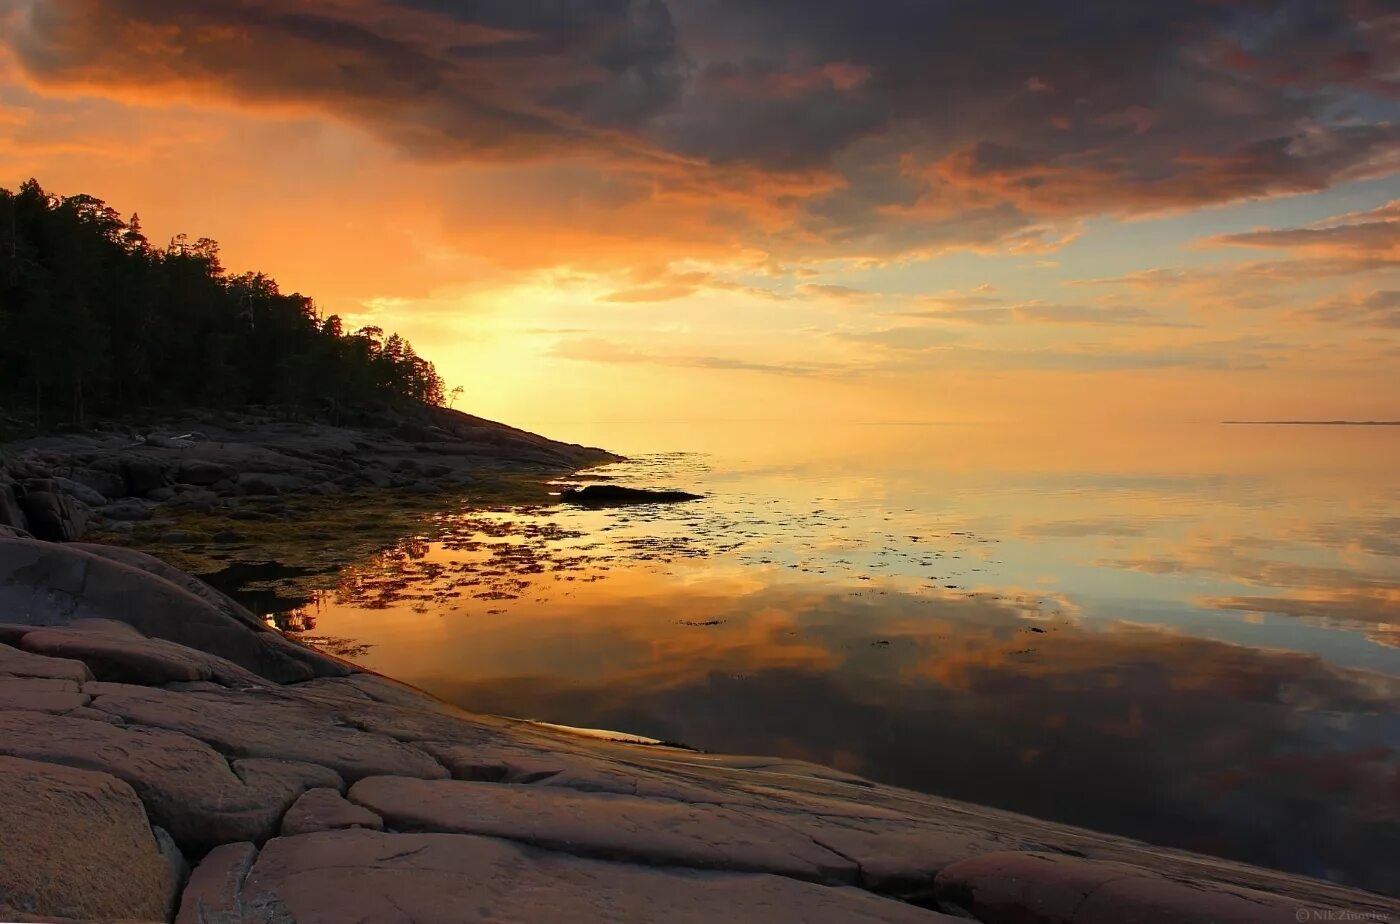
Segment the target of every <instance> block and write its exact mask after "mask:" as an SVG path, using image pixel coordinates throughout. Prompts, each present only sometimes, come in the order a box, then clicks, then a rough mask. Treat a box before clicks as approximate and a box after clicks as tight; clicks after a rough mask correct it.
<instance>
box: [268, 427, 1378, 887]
mask: <svg viewBox="0 0 1400 924" xmlns="http://www.w3.org/2000/svg"><path fill="white" fill-rule="evenodd" d="M1157 437H1158V438H1156V439H1154V440H1152V441H1150V444H1147V445H1144V444H1143V441H1142V440H1141V438H1139V439H1138V443H1137V444H1136V445H1124V444H1123V442H1122V441H1121V440H1120V441H1117V442H1114V441H1109V440H1103V441H1102V445H1101V446H1099V447H1098V448H1095V447H1094V446H1093V445H1092V443H1093V440H1092V439H1091V438H1089V437H1076V438H1075V439H1073V440H1071V439H1069V438H1068V437H1067V436H1065V435H1064V434H1047V435H1042V436H1040V437H1032V436H1029V435H1025V436H1023V437H1021V438H1018V439H1008V438H1005V437H996V438H991V437H987V436H986V435H985V434H981V433H979V432H975V431H969V430H958V429H938V428H904V429H902V430H893V431H892V430H890V429H876V430H867V431H864V432H863V433H860V434H858V435H856V436H850V435H846V436H843V437H842V439H843V440H845V442H844V443H843V442H842V440H838V439H835V438H834V437H831V438H829V439H825V440H817V439H811V440H808V441H807V442H806V443H805V444H804V445H802V446H799V447H796V448H786V447H785V448H774V449H771V450H768V451H763V447H764V446H765V444H763V443H762V442H760V441H758V440H756V439H755V440H753V441H751V442H750V443H749V444H748V446H750V447H758V449H756V450H755V451H754V452H752V453H751V454H749V455H748V456H745V455H744V453H743V451H742V450H743V448H744V445H743V444H742V441H741V445H740V447H739V449H737V450H735V449H720V450H719V451H712V452H710V453H706V454H691V453H653V454H641V455H638V456H636V457H635V458H634V460H633V461H631V462H628V463H623V464H621V465H618V466H612V467H609V468H608V469H605V470H601V471H599V472H596V473H594V474H595V475H596V476H598V477H603V478H609V479H615V480H617V481H620V482H623V483H629V484H638V485H645V486H666V487H682V488H686V489H695V488H698V489H700V490H702V491H704V492H706V493H707V494H708V495H709V496H708V497H707V498H706V499H705V500H703V501H699V502H695V503H692V504H686V505H678V506H671V507H640V508H626V509H619V510H610V511H586V510H572V509H563V508H557V507H547V508H535V509H530V510H523V511H494V512H493V511H478V510H463V511H460V512H457V513H448V514H445V515H444V517H443V519H442V523H441V524H440V525H441V526H442V527H443V533H442V535H440V536H437V537H436V538H433V539H432V540H431V541H429V540H427V539H425V538H422V537H416V538H415V537H410V538H406V539H405V540H404V541H403V542H401V543H400V544H399V545H398V546H396V547H395V548H392V549H389V550H386V551H385V552H383V553H381V554H380V555H378V556H376V557H374V558H373V559H371V560H367V561H363V562H359V563H357V564H354V565H352V566H350V567H347V568H346V569H344V571H343V572H342V574H341V575H340V576H339V579H338V583H337V584H336V586H334V587H329V586H328V587H326V588H324V590H323V592H321V593H319V594H318V595H317V596H316V599H315V601H314V602H313V603H312V604H311V605H310V606H308V607H307V608H305V609H304V610H302V611H299V612H298V613H295V614H288V615H289V618H290V619H291V620H292V621H293V622H296V621H297V620H300V623H301V627H302V628H311V626H310V625H308V623H310V624H314V629H313V630H312V632H313V633H314V634H318V635H323V636H334V637H341V638H348V639H353V640H355V641H356V642H358V643H361V644H363V645H366V646H368V647H367V648H362V649H360V650H353V651H351V652H350V653H351V654H352V656H354V657H356V658H357V659H358V660H360V661H361V662H362V663H364V664H366V665H367V666H369V667H372V668H375V669H377V670H381V671H383V672H385V673H387V674H390V675H392V676H396V677H400V678H402V679H404V680H407V681H409V682H412V683H415V684H418V685H420V686H422V687H424V688H426V689H428V690H431V691H433V692H434V693H437V694H438V695H440V696H442V697H444V698H446V699H448V700H451V701H454V702H457V703H460V704H462V705H464V706H466V707H469V708H472V709H476V710H482V711H488V712H498V713H504V714H509V715H517V716H527V717H535V718H540V719H546V720H549V721H554V722H561V723H566V724H578V725H589V726H596V727H609V728H618V729H625V730H628V731H633V732H637V733H641V734H646V735H652V736H655V737H659V738H664V739H669V740H677V741H683V742H686V743H689V744H691V745H694V746H697V747H702V748H706V749H711V750H721V751H729V752H761V753H780V754H784V755H791V756H795V757H802V758H806V759H810V760H815V761H819V762H822V763H827V764H832V765H835V766H837V767H840V768H842V769H845V770H849V771H853V772H856V773H860V774H864V775H867V776H870V777H873V778H875V779H879V780H883V781H887V782H890V783H895V784H899V785H903V786H908V787H912V788H916V789H922V790H928V791H932V792H936V793H940V794H944V795H949V796H954V797H958V798H963V799H968V800H971V801H975V802H980V803H986V804H992V805H997V806H1002V807H1005V808H1010V809H1014V810H1018V811H1024V812H1028V813H1030V814H1033V815H1038V816H1042V817H1048V818H1055V819H1060V820H1065V821H1069V822H1073V823H1077V824H1082V825H1086V826H1089V827H1094V828H1100V829H1104V830H1109V831H1113V832H1117V833H1123V834H1127V835H1132V836H1137V837H1142V838H1146V839H1149V840H1153V841H1157V842H1162V843H1167V844H1174V845H1179V846H1182V847H1187V848H1191V849H1196V850H1202V851H1206V852H1212V853H1218V854H1224V855H1229V856H1234V857H1239V858H1242V859H1247V860H1251V861H1254V862H1259V863H1264V864H1268V865H1274V866H1279V867H1283V868H1287V869H1291V870H1297V871H1301V872H1305V873H1310V874H1313V875H1317V876H1323V877H1330V878H1334V879H1339V880H1342V881H1346V882H1351V883H1356V884H1360V885H1363V886H1367V887H1370V888H1373V889H1378V890H1384V891H1389V892H1392V893H1396V892H1400V872H1397V870H1400V648H1398V647H1397V646H1400V514H1398V513H1397V500H1400V432H1377V431H1373V432H1365V433H1357V432H1343V431H1336V430H1333V431H1329V432H1326V433H1321V434H1320V433H1317V432H1315V431H1302V430H1291V431H1287V432H1280V431H1272V430H1270V431H1266V430H1250V431H1248V432H1244V431H1242V430H1230V431H1222V430H1221V428H1201V429H1200V430H1199V431H1194V432H1193V433H1191V434H1190V435H1189V436H1187V435H1177V436H1175V437H1173V438H1171V439H1167V438H1165V435H1161V434H1158V435H1157ZM602 441H603V442H607V441H606V440H602ZM979 441H981V442H980V443H979ZM612 445H616V443H613V444H612ZM852 447H855V448H854V449H853V448H852ZM621 448H623V450H624V451H625V450H626V448H627V447H625V446H623V447H621Z"/></svg>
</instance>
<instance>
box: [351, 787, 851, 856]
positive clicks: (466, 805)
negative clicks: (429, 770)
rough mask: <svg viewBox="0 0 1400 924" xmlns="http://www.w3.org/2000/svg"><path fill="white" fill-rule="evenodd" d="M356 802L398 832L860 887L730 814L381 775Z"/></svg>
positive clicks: (805, 849)
mask: <svg viewBox="0 0 1400 924" xmlns="http://www.w3.org/2000/svg"><path fill="white" fill-rule="evenodd" d="M349 798H350V801H351V802H354V803H356V804H358V805H363V806H364V807H366V808H368V809H370V810H371V811H373V812H375V813H377V814H378V815H379V816H380V817H382V818H383V819H384V823H385V826H386V827H389V828H392V829H394V830H396V831H422V832H451V833H462V834H483V835H489V836H492V837H504V838H509V839H511V840H517V841H522V842H524V843H527V844H533V845H536V846H541V847H547V848H550V849H555V850H564V851H568V852H570V853H576V854H579V855H582V856H589V857H596V858H602V859H610V860H628V861H631V862H636V863H651V864H658V865H667V866H688V867H695V868H700V869H726V870H744V871H752V872H767V873H776V874H779V875H783V876H791V877H794V878H797V879H805V880H811V881H813V882H854V881H855V879H856V875H857V870H856V866H855V864H854V863H852V862H851V861H850V860H848V859H846V858H845V857H842V856H839V855H838V854H835V853H832V852H831V851H830V850H827V849H826V848H825V847H822V846H820V845H818V844H817V843H815V842H813V841H812V840H811V839H810V838H808V837H804V836H803V835H801V834H797V833H794V832H793V831H792V830H791V829H789V828H785V827H782V826H779V825H775V824H769V823H766V822H763V821H755V820H752V819H750V818H748V817H746V816H745V815H743V814H741V813H739V812H735V811H732V810H730V809H725V808H720V807H717V806H711V805H703V806H701V805H687V804H684V803H676V802H667V801H662V800H655V799H642V798H636V797H633V796H621V795H613V794H610V793H583V792H574V791H570V790H567V789H550V788H545V787H539V786H514V785H509V784H504V783H473V782H466V781H461V780H439V781H431V780H408V779H397V778H393V777H374V778H371V779H367V780H361V781H360V782H358V783H356V784H355V785H354V786H352V787H351V788H350V794H349Z"/></svg>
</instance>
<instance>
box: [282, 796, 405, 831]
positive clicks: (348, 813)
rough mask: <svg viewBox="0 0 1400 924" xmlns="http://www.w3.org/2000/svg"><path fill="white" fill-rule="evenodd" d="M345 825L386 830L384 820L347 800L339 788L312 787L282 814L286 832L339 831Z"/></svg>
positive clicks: (347, 826)
mask: <svg viewBox="0 0 1400 924" xmlns="http://www.w3.org/2000/svg"><path fill="white" fill-rule="evenodd" d="M344 828H368V829H370V830H372V831H382V830H384V820H383V819H382V818H380V817H379V816H378V815H376V814H374V813H373V812H371V811H370V810H369V809H367V808H364V807H363V806H359V805H355V804H353V803H351V802H347V801H346V800H345V797H344V796H342V795H341V794H340V791H339V790H335V789H309V790H307V791H306V792H304V793H302V796H301V798H300V799H297V801H296V802H295V803H293V804H292V807H291V808H289V809H288V810H287V814H286V815H284V816H282V836H283V837H292V836H294V835H297V834H311V833H312V832H315V831H338V830H341V829H344Z"/></svg>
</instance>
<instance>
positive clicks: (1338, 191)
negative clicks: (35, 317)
mask: <svg viewBox="0 0 1400 924" xmlns="http://www.w3.org/2000/svg"><path fill="white" fill-rule="evenodd" d="M31 176H33V177H37V178H38V179H39V180H40V182H41V183H42V184H43V185H44V186H45V188H47V189H49V190H50V191H53V192H57V193H60V194H65V195H67V194H74V193H79V192H85V193H90V194H93V195H96V196H98V197H100V198H102V199H105V200H106V201H107V202H109V203H110V204H111V205H113V206H114V207H116V208H117V209H118V210H120V211H121V212H123V214H126V213H130V212H139V214H140V216H141V220H142V223H143V226H144V228H145V231H146V233H147V235H148V236H149V237H150V238H151V240H152V241H153V242H159V241H161V240H163V239H164V238H166V237H167V236H173V235H174V234H176V233H180V232H186V233H188V234H190V235H191V236H193V237H198V236H208V237H212V238H215V239H217V240H218V241H220V242H221V244H222V247H223V261H224V263H225V265H226V266H228V267H229V269H231V270H233V271H243V270H249V269H256V270H261V271H263V272H267V273H269V274H271V275H273V276H275V277H276V278H277V279H278V280H279V281H280V283H281V285H282V288H283V289H284V291H299V292H302V293H304V294H307V295H310V296H312V297H314V298H315V299H316V301H317V304H318V306H319V308H320V310H321V311H322V312H323V313H325V314H332V313H334V314H339V315H341V316H342V317H343V318H344V319H345V320H346V322H347V325H348V326H350V327H356V326H359V325H362V324H374V325H377V326H380V327H383V328H385V329H386V330H397V331H399V332H401V333H402V334H404V335H405V336H406V337H407V338H408V339H409V340H410V341H411V342H412V343H413V345H414V347H415V348H416V349H417V350H418V352H420V353H421V354H423V355H425V356H427V357H428V358H430V359H432V360H434V361H435V363H436V364H437V366H438V368H439V371H440V372H441V373H443V375H444V377H445V378H446V379H447V382H448V385H449V387H451V386H461V388H462V390H463V391H462V396H461V398H460V399H459V400H458V402H457V406H458V407H459V408H461V409H465V410H470V411H472V412H473V413H478V414H481V415H483V416H488V417H494V418H497V419H503V420H507V421H509V422H511V423H516V424H519V425H522V426H532V427H536V428H541V429H546V430H549V431H550V432H552V433H559V435H564V436H567V435H568V432H569V427H570V426H573V425H575V424H580V422H587V423H588V425H589V427H590V432H594V431H596V430H597V428H598V427H599V426H600V425H603V424H606V423H607V422H608V421H627V422H636V421H647V420H658V421H660V420H665V421H671V422H676V421H688V420H703V421H709V422H714V421H723V420H727V419H745V420H750V421H753V420H758V421H764V420H772V421H798V422H800V421H812V420H843V421H995V422H1004V423H1008V424H1028V423H1030V422H1040V423H1043V422H1046V421H1078V422H1093V423H1098V422H1108V421H1127V422H1134V421H1138V422H1140V421H1142V420H1143V419H1152V420H1173V421H1215V420H1219V419H1238V418H1288V419H1295V418H1327V419H1333V418H1351V419H1379V418H1386V419H1395V418H1400V12H1397V11H1396V8H1395V7H1394V6H1393V5H1392V4H1390V3H1387V2H1383V0H1157V2H1153V3H1150V4H1148V3H1122V2H1121V0H1076V2H1073V3H1068V2H1066V3H1032V2H1024V0H1023V2H1013V0H977V2H970V0H969V2H956V0H865V2H859V3H858V2H853V0H801V2H798V0H590V2H567V0H457V2H453V0H317V2H307V0H296V2H293V0H207V2H203V0H202V2H199V3H190V2H186V0H0V185H3V186H6V187H9V188H14V187H15V186H17V185H18V184H19V183H20V182H22V181H23V180H25V179H26V178H28V177H31ZM561 427H562V428H563V430H564V432H562V433H560V428H561ZM551 428H552V429H551Z"/></svg>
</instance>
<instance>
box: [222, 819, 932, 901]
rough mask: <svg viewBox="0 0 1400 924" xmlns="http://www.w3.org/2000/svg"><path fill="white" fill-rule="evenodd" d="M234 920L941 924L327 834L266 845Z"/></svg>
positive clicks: (733, 886)
mask: <svg viewBox="0 0 1400 924" xmlns="http://www.w3.org/2000/svg"><path fill="white" fill-rule="evenodd" d="M240 907H241V909H242V917H240V918H237V919H235V921H236V924H273V922H281V921H296V922H297V924H341V922H344V921H357V922H361V924H409V922H412V924H475V922H482V924H485V922H490V924H539V922H553V921H580V922H583V921H599V922H602V921H606V922H608V924H632V922H636V924H642V922H647V924H651V922H657V921H665V922H667V924H714V922H716V921H722V922H725V924H759V922H762V924H773V922H778V921H781V922H784V924H953V922H954V919H953V918H949V917H947V916H945V915H941V914H938V913H936V912H932V911H925V910H922V909H919V908H915V907H913V906H911V905H905V904H902V903H900V902H895V901H890V900H887V899H881V898H878V897H876V896H873V895H870V894H869V893H866V892H861V891H858V890H856V889H849V888H831V887H824V886H819V885H814V884H811V883H806V882H798V881H796V880H793V879H785V878H782V877H778V876H768V875H758V874H743V873H723V872H702V871H698V870H678V869H661V868H649V867H644V866H634V865H632V864H627V863H608V862H604V861H599V860H590V859H582V858H579V857H574V856H569V855H567V854H559V853H551V852H547V851H541V850H537V849H533V848H530V847H527V846H524V845H521V844H514V843H510V842H507V841H502V840H497V839H494V838H485V837H471V836H462V835H450V834H384V833H380V832H375V831H363V830H356V831H332V832H325V833H320V834H307V835H303V836H300V837H290V838H277V839H275V840H272V841H269V842H268V844H267V845H266V846H265V847H264V848H263V850H262V852H261V853H260V854H259V855H258V858H257V861H256V863H254V865H253V869H252V872H251V873H250V874H249V875H248V877H247V879H246V880H245V881H244V883H243V888H242V891H241V895H240Z"/></svg>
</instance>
